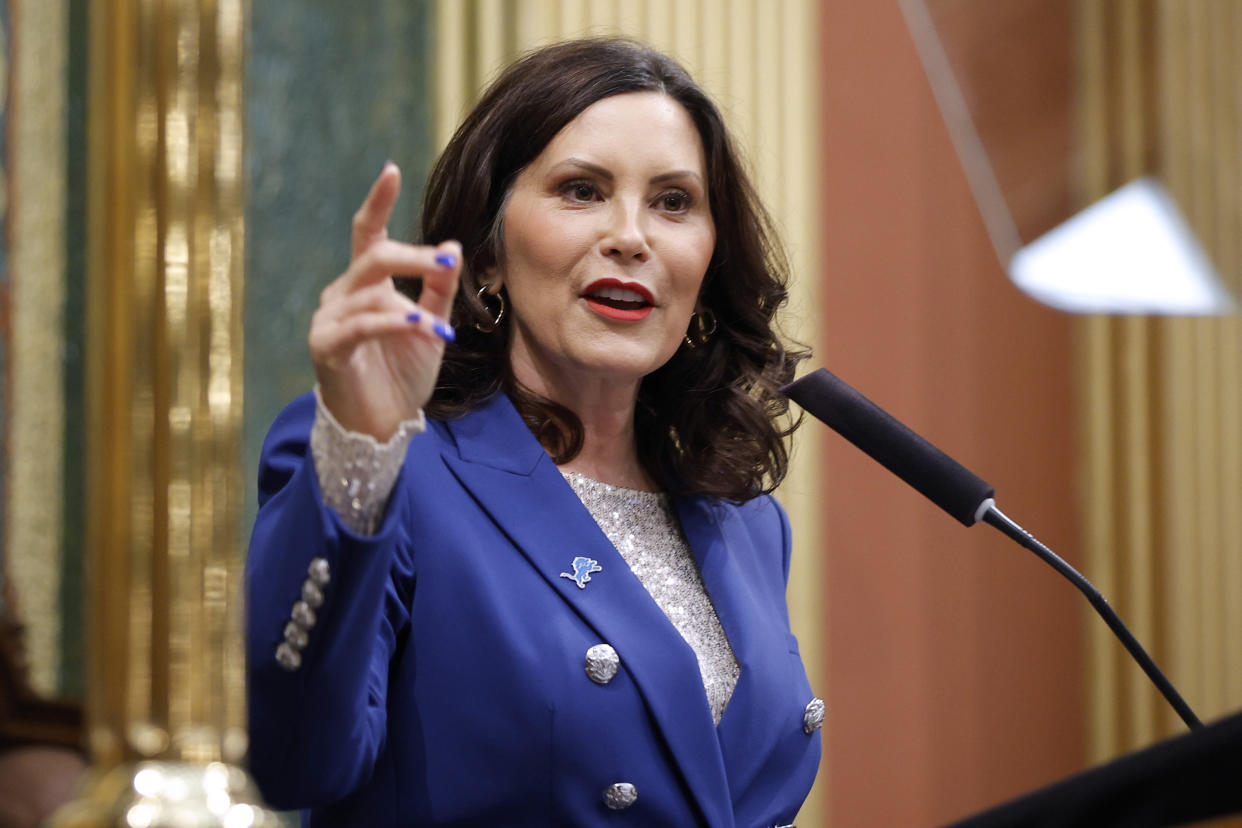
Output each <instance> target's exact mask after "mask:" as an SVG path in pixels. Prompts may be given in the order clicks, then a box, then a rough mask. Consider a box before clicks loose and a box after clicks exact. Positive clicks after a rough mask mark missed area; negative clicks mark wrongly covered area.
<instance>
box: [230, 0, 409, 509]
mask: <svg viewBox="0 0 1242 828" xmlns="http://www.w3.org/2000/svg"><path fill="white" fill-rule="evenodd" d="M431 6H432V3H431V2H429V0H358V2H352V3H341V2H339V0H262V2H255V3H252V4H251V6H250V33H249V40H248V43H247V45H246V117H247V124H246V140H247V147H246V175H247V188H248V189H247V193H246V199H247V206H246V310H245V313H246V385H245V393H246V413H245V451H246V456H245V461H244V463H245V465H244V470H245V475H246V483H247V490H246V497H247V512H246V526H247V530H248V527H249V525H250V523H251V522H252V520H253V516H254V511H255V483H254V478H255V471H256V469H257V466H258V457H259V448H260V446H261V444H262V441H263V435H264V434H265V433H266V431H267V428H268V426H269V425H270V424H271V422H272V420H273V419H274V418H275V416H276V415H277V414H278V413H279V412H280V410H281V408H283V407H284V406H285V405H286V404H287V403H288V402H290V401H291V400H292V399H293V398H294V397H296V396H297V395H298V394H301V393H303V392H305V391H309V390H310V388H311V386H312V384H313V382H314V374H313V371H312V370H311V364H310V358H309V356H308V355H307V350H306V334H307V330H308V329H309V325H310V317H311V314H312V312H313V311H314V310H315V307H316V306H317V304H318V301H319V292H320V290H322V289H323V287H324V286H325V285H326V284H328V282H330V281H331V280H332V279H334V278H335V277H336V276H337V275H338V274H339V273H340V272H341V271H343V270H344V268H345V266H346V265H347V264H348V260H349V229H350V218H351V216H352V215H353V212H354V210H356V209H357V206H358V204H359V203H360V202H361V200H362V198H363V196H365V195H366V192H367V189H368V188H369V187H370V184H371V181H372V180H373V179H374V177H375V176H376V175H377V174H378V173H379V171H380V167H381V166H382V165H383V163H384V162H385V161H386V160H388V159H392V160H393V161H396V162H397V163H398V164H400V165H401V168H402V171H403V172H404V174H405V177H404V180H405V191H404V192H403V193H402V197H401V201H400V203H399V204H398V205H397V210H396V213H395V216H394V219H393V224H392V226H391V227H390V228H389V232H390V233H391V234H392V235H393V236H394V237H396V238H410V237H412V231H413V228H414V226H415V221H416V217H417V215H418V212H417V211H418V204H419V202H420V200H421V196H422V187H423V181H424V179H425V178H426V175H427V171H428V169H429V166H430V161H431V154H432V138H431V135H432V133H431V112H432V106H431V100H430V95H431V88H432V84H431V80H432V79H431V78H430V71H431V66H432V54H431V53H432V37H433V31H432V20H431V16H432V15H431Z"/></svg>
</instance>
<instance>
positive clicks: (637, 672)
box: [445, 394, 733, 826]
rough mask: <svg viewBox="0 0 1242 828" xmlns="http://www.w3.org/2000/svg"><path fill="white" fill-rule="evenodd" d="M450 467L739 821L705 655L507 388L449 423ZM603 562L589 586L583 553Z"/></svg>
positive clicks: (698, 783)
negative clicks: (597, 517)
mask: <svg viewBox="0 0 1242 828" xmlns="http://www.w3.org/2000/svg"><path fill="white" fill-rule="evenodd" d="M446 425H447V427H448V430H449V432H450V433H451V434H452V436H453V439H454V441H455V442H456V444H457V453H456V455H454V454H453V452H452V451H451V450H447V451H446V452H445V461H446V462H447V463H448V465H449V468H450V469H451V470H452V471H453V473H454V474H455V475H456V476H457V478H458V479H459V480H460V481H461V483H462V485H463V486H465V487H466V488H467V489H469V490H470V492H471V494H473V495H474V497H475V498H476V499H477V500H478V502H479V504H480V505H481V506H482V507H483V509H484V510H486V511H487V513H488V514H489V515H491V517H492V518H493V520H495V522H496V524H497V525H498V526H500V528H501V529H502V530H503V531H504V532H505V534H506V535H508V537H509V538H510V539H511V540H512V541H513V544H514V545H515V546H516V547H517V548H518V549H519V550H520V552H521V554H522V555H523V556H525V558H526V559H527V560H528V561H529V563H530V564H531V566H533V567H534V568H535V569H536V570H537V571H538V572H539V573H540V574H541V575H542V576H543V578H544V579H545V580H546V581H547V583H548V585H549V586H550V587H551V588H552V589H553V590H555V591H556V592H557V594H559V595H560V596H561V598H562V599H564V601H565V602H566V603H567V604H569V605H570V606H571V607H573V609H574V610H575V611H576V612H577V614H578V615H579V616H580V617H581V618H582V619H583V620H584V621H585V622H586V623H587V625H589V626H590V627H591V628H592V629H593V630H595V632H596V633H597V634H598V635H599V636H600V639H601V640H603V641H607V642H608V643H609V644H611V645H612V646H613V647H614V648H615V649H616V651H617V653H618V655H619V656H620V657H621V662H622V665H623V667H624V668H625V669H626V670H627V671H628V672H629V673H630V675H631V676H632V678H633V679H634V683H635V685H637V687H638V689H639V692H640V693H641V694H642V696H643V699H644V701H645V702H646V704H647V707H648V709H649V710H650V711H651V713H652V716H653V718H654V720H655V722H656V724H657V726H658V727H659V729H660V731H661V733H662V735H663V737H664V739H665V741H666V742H667V744H668V747H669V749H670V750H671V752H672V754H673V756H674V757H675V758H676V759H677V764H678V767H679V768H680V769H681V772H682V774H683V776H684V778H685V781H686V783H687V785H688V787H689V788H690V790H691V791H692V792H693V794H694V796H695V799H696V801H697V802H698V804H699V807H700V809H701V810H702V812H703V814H704V817H705V818H706V820H707V823H708V824H710V825H720V826H732V825H733V817H732V806H731V802H730V796H729V788H728V781H727V779H726V777H725V769H724V760H723V758H722V756H721V753H720V746H719V743H718V742H717V740H716V734H715V728H714V726H713V724H712V719H711V712H710V710H709V708H708V705H707V699H706V696H705V694H704V692H703V685H702V681H701V680H700V678H699V671H698V662H697V661H696V660H695V656H694V652H693V651H692V650H691V649H690V647H689V645H687V644H686V643H685V641H684V640H683V639H682V638H681V636H680V635H679V634H678V633H677V631H676V629H675V628H674V627H673V625H672V624H671V623H670V622H669V621H668V619H667V618H666V617H665V616H664V614H663V612H661V610H660V608H659V607H658V606H657V605H656V603H655V601H654V600H653V599H652V598H651V596H650V595H649V594H648V593H647V591H646V590H645V589H644V588H643V586H642V584H641V583H640V582H639V581H638V578H637V577H635V576H634V574H633V573H632V572H630V570H629V567H628V566H627V565H626V563H625V561H624V560H623V559H622V558H621V556H620V554H619V553H618V552H617V551H616V549H615V548H614V547H613V546H612V544H611V543H610V542H609V541H608V539H607V538H606V537H605V536H604V533H603V532H602V530H600V528H599V526H598V525H597V524H596V523H595V521H594V519H593V518H592V517H591V515H590V512H588V511H587V509H586V507H585V506H583V505H582V502H581V501H580V500H579V499H578V496H577V495H576V494H575V493H574V491H573V489H572V488H570V486H569V484H568V483H566V482H565V480H564V478H562V477H561V474H560V471H559V470H558V469H557V468H556V465H555V464H554V463H553V462H552V460H551V458H550V457H548V455H547V453H546V452H545V451H544V450H543V447H542V446H541V445H539V442H538V441H537V440H536V439H535V438H534V436H533V435H532V434H531V433H530V431H529V429H527V427H526V425H525V423H524V422H523V421H522V419H521V417H520V415H518V413H517V411H516V410H515V409H514V408H513V405H512V403H510V402H509V400H508V398H507V397H505V396H504V395H503V394H497V395H496V396H495V397H493V398H492V400H490V401H489V402H488V403H487V404H485V405H484V406H482V407H480V408H479V409H477V410H476V411H475V412H472V413H471V414H469V415H467V416H466V417H463V418H461V419H459V420H453V421H450V422H448V423H447V424H446ZM578 557H584V558H588V559H591V560H594V561H596V563H597V565H598V567H599V571H597V572H594V573H592V574H591V575H590V581H589V582H588V583H585V586H584V587H581V588H580V587H579V586H578V584H577V582H576V581H575V580H574V579H573V578H571V577H562V573H566V574H568V575H572V574H573V571H574V559H575V558H578Z"/></svg>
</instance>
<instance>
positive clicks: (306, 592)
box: [302, 578, 323, 609]
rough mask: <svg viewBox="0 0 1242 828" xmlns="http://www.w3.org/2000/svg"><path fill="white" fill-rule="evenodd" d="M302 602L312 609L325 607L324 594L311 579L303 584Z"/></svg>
mask: <svg viewBox="0 0 1242 828" xmlns="http://www.w3.org/2000/svg"><path fill="white" fill-rule="evenodd" d="M302 600H303V601H305V602H306V603H307V604H308V605H310V607H311V608H312V609H319V608H320V607H322V606H323V593H322V592H320V591H319V587H317V586H315V582H314V581H312V580H311V579H310V578H307V579H306V580H305V581H303V582H302Z"/></svg>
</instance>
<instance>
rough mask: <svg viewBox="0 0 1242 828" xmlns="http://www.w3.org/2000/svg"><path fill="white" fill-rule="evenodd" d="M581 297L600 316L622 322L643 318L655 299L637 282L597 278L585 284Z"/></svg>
mask: <svg viewBox="0 0 1242 828" xmlns="http://www.w3.org/2000/svg"><path fill="white" fill-rule="evenodd" d="M582 298H583V299H584V300H586V303H587V306H588V307H589V308H590V309H591V310H593V311H595V312H596V313H598V314H599V315H600V316H605V317H607V318H609V319H617V320H620V321H623V322H637V321H639V320H641V319H645V318H646V317H647V315H648V314H649V313H651V310H652V308H654V307H655V299H654V298H653V297H652V295H651V291H649V290H647V288H645V287H643V286H642V285H640V284H638V283H637V282H622V281H619V280H617V279H598V280H596V281H594V282H592V283H591V284H589V285H587V289H586V290H585V291H584V292H583V294H582Z"/></svg>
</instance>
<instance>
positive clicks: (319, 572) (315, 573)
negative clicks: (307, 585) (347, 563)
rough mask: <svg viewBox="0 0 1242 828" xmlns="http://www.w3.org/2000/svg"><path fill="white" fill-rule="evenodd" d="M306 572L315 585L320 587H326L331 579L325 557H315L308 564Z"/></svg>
mask: <svg viewBox="0 0 1242 828" xmlns="http://www.w3.org/2000/svg"><path fill="white" fill-rule="evenodd" d="M306 574H307V575H310V579H311V580H312V581H314V582H315V586H318V587H320V588H322V587H326V586H327V585H328V582H329V581H331V580H332V574H331V570H330V569H329V567H328V561H327V559H325V558H315V559H314V560H313V561H311V562H310V566H308V567H307V568H306Z"/></svg>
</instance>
